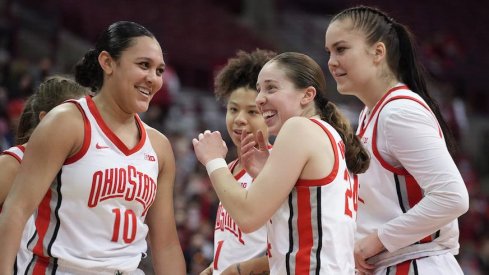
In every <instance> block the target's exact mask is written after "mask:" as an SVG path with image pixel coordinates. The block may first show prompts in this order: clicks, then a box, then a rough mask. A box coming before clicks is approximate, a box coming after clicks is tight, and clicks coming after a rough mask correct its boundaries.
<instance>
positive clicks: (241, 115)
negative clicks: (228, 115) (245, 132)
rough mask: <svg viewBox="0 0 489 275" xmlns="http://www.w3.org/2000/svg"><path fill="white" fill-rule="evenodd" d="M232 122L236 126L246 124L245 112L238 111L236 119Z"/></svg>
mask: <svg viewBox="0 0 489 275" xmlns="http://www.w3.org/2000/svg"><path fill="white" fill-rule="evenodd" d="M234 122H235V123H236V124H238V125H243V124H246V122H247V120H246V111H239V112H238V114H237V115H236V117H235V118H234Z"/></svg>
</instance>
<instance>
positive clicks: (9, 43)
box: [0, 0, 489, 275]
mask: <svg viewBox="0 0 489 275" xmlns="http://www.w3.org/2000/svg"><path fill="white" fill-rule="evenodd" d="M355 4H367V5H373V6H377V7H379V8H381V9H383V10H385V11H387V12H388V13H390V15H391V16H392V17H394V18H396V19H397V21H399V22H401V23H404V24H407V25H408V26H410V28H411V29H412V30H413V32H414V33H415V35H416V36H417V40H418V44H419V52H420V54H421V56H422V62H423V64H424V65H425V67H426V68H427V69H428V71H429V72H430V74H431V76H432V78H431V80H430V87H431V88H432V92H433V93H434V94H435V96H436V98H437V99H438V101H439V103H440V105H441V108H442V110H443V114H444V116H445V118H446V119H447V121H448V123H449V125H450V127H451V129H452V131H453V133H454V135H455V137H456V139H457V141H458V142H459V147H460V149H459V153H458V156H457V159H456V161H457V164H458V166H459V169H460V171H461V172H462V175H463V177H464V179H465V182H466V184H467V187H468V189H469V192H470V196H471V201H470V209H469V212H468V213H467V214H465V215H464V216H462V218H461V219H460V230H461V234H460V242H461V253H460V255H459V256H458V257H457V259H458V260H459V262H460V263H461V265H462V267H463V269H464V272H465V273H466V274H469V275H470V274H489V204H488V201H489V200H488V196H489V157H488V155H489V119H488V117H489V116H488V114H489V110H488V107H489V96H488V91H487V85H486V82H487V77H486V73H487V68H488V65H489V51H487V49H486V47H487V45H489V20H488V19H487V14H486V13H487V11H489V2H487V1H485V2H481V1H472V0H467V1H457V0H445V1H443V3H441V2H440V1H436V0H423V1H419V0H413V1H387V0H385V1H381V0H370V1H367V0H365V1H354V0H342V1H341V0H295V1H294V0H187V1H182V0H166V1H150V0H138V1H136V0H43V1H34V0H0V70H1V73H0V149H2V150H3V149H6V148H8V147H9V146H11V145H12V141H13V136H14V129H15V125H16V123H17V119H18V115H19V113H20V112H21V111H22V107H23V103H24V100H25V98H26V97H28V96H29V95H30V94H32V93H33V92H35V87H37V85H38V84H39V83H40V82H41V81H42V80H43V78H44V77H45V76H47V75H50V74H53V73H71V72H72V68H73V65H74V63H75V62H76V61H77V60H78V59H79V58H80V57H81V56H82V55H83V53H84V52H85V51H86V50H87V49H89V48H90V47H91V46H92V44H91V42H93V41H95V39H96V37H97V35H98V33H99V32H100V31H101V30H103V29H105V28H106V27H107V26H108V25H109V24H110V23H112V22H114V21H118V20H130V21H135V22H138V23H140V24H142V25H144V26H146V27H147V28H148V29H150V30H151V31H152V32H153V33H154V34H155V35H156V37H157V38H158V40H159V41H160V43H161V45H162V48H163V50H164V54H165V61H166V62H167V64H168V66H169V69H168V70H167V71H166V72H165V81H166V84H165V86H164V87H163V88H162V89H163V90H162V91H161V92H160V93H159V94H157V96H156V97H155V98H154V100H153V102H152V105H151V107H150V109H149V111H148V112H147V113H145V114H142V117H143V119H144V121H145V122H146V123H148V124H150V125H151V126H153V127H156V128H157V129H159V130H160V131H162V132H163V133H165V134H166V135H167V136H168V137H169V138H170V139H171V141H172V144H173V149H174V151H175V156H176V160H177V177H176V184H175V211H176V219H177V225H178V232H179V236H180V241H181V244H182V248H183V250H184V253H185V257H186V262H187V265H188V266H187V269H188V272H189V274H198V273H199V272H200V271H201V270H202V269H204V268H205V267H206V266H207V265H208V263H209V262H210V261H211V260H212V256H213V255H212V253H213V247H212V246H213V244H212V236H213V226H214V219H215V213H216V207H217V198H216V195H215V194H214V191H213V190H212V188H211V186H210V183H209V181H208V179H207V175H206V173H205V170H203V169H202V167H201V165H198V163H197V162H196V160H195V157H194V154H193V150H192V146H191V138H193V137H195V136H196V134H197V133H198V132H200V131H202V130H204V129H212V130H221V131H222V132H225V131H226V130H225V125H224V108H223V106H220V105H219V104H217V103H216V102H215V100H214V98H213V96H212V84H213V76H214V74H215V72H216V70H217V69H219V67H220V66H221V65H223V64H224V63H225V61H226V59H227V58H229V57H231V56H233V55H234V54H235V53H236V51H237V50H238V49H243V50H247V51H251V50H254V49H255V48H262V49H271V50H275V51H277V52H282V51H299V52H304V53H306V54H308V55H310V56H312V57H313V58H314V59H315V60H316V61H317V62H318V63H320V64H321V65H322V66H323V70H324V71H325V73H326V75H328V83H329V88H330V89H329V91H330V97H331V98H332V99H333V100H335V101H336V102H338V103H339V105H340V107H341V108H342V110H343V111H344V112H345V113H346V114H347V115H348V117H349V118H350V120H351V121H352V123H353V124H356V120H357V117H356V114H358V111H359V109H360V108H361V105H360V103H359V102H358V101H356V100H355V99H354V98H353V97H345V96H339V95H338V93H337V92H336V90H335V86H334V81H333V80H332V79H331V77H330V76H329V73H328V70H327V67H326V64H327V57H326V54H325V51H324V31H325V29H326V26H327V24H328V20H329V18H330V16H331V14H334V13H336V12H338V11H339V10H341V9H343V8H346V7H349V6H352V5H355ZM228 141H229V140H228ZM228 144H231V142H230V141H229V142H228ZM228 157H229V158H230V159H231V158H232V157H233V156H231V155H230V156H228ZM149 266H150V263H149V260H145V261H143V263H142V268H143V269H145V271H146V272H147V274H152V271H151V268H150V267H149Z"/></svg>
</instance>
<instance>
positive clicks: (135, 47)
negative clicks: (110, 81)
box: [124, 36, 164, 64]
mask: <svg viewBox="0 0 489 275" xmlns="http://www.w3.org/2000/svg"><path fill="white" fill-rule="evenodd" d="M124 54H127V55H128V56H131V57H134V58H149V59H152V60H154V61H155V62H158V63H162V64H164V61H163V52H162V50H161V47H160V44H159V43H158V41H157V40H156V39H155V38H152V37H149V36H139V37H135V38H133V41H132V45H131V46H130V47H128V48H127V49H126V50H125V51H124Z"/></svg>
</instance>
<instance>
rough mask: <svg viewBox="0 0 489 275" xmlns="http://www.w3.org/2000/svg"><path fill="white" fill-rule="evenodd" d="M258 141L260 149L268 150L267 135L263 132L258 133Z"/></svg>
mask: <svg viewBox="0 0 489 275" xmlns="http://www.w3.org/2000/svg"><path fill="white" fill-rule="evenodd" d="M256 140H257V142H258V149H260V150H267V142H266V140H265V135H264V134H263V132H262V131H261V130H258V132H257V133H256Z"/></svg>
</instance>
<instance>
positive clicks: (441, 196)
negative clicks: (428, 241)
mask: <svg viewBox="0 0 489 275" xmlns="http://www.w3.org/2000/svg"><path fill="white" fill-rule="evenodd" d="M396 101H408V102H404V103H403V104H402V105H400V106H397V107H396V104H395V103H397V102H396ZM396 101H393V102H392V103H389V105H391V104H392V105H391V106H389V105H387V106H386V107H385V108H384V109H385V110H383V111H382V112H384V111H386V113H385V114H386V116H381V117H380V119H379V131H382V132H380V133H378V134H379V135H382V136H384V137H385V138H386V145H385V146H386V148H388V149H389V154H390V155H392V156H393V158H395V159H397V160H398V161H399V163H400V165H402V167H404V168H405V169H406V170H407V171H408V172H409V173H410V174H411V175H413V176H414V178H415V179H416V181H417V182H418V184H419V185H420V187H421V189H422V190H423V193H424V197H423V198H422V199H421V201H420V202H419V203H417V204H416V205H415V206H414V207H413V208H411V209H410V210H408V211H407V212H406V213H405V214H403V215H401V216H399V217H398V218H396V219H393V220H391V221H390V222H388V223H387V224H384V225H383V226H381V227H380V228H379V231H378V236H379V238H380V240H381V241H382V243H383V244H384V246H385V248H387V249H388V250H389V251H395V250H397V249H399V248H402V247H405V246H408V245H410V244H412V243H415V242H417V241H419V240H421V239H423V238H424V237H426V236H428V235H430V234H433V233H434V232H436V231H437V230H438V229H440V228H441V227H442V226H444V225H446V224H448V223H449V222H451V221H453V220H454V219H456V218H457V217H459V216H460V215H462V214H463V213H465V212H466V211H467V209H468V201H469V198H468V192H467V188H466V187H465V184H464V181H463V179H462V176H461V175H460V172H459V171H458V168H457V166H456V165H455V162H454V161H453V159H452V157H451V156H450V154H449V152H448V150H447V147H446V145H445V141H444V140H443V139H442V138H441V137H440V132H439V128H438V124H437V122H436V119H435V118H434V116H433V115H432V114H431V113H430V112H429V111H428V110H426V109H425V108H423V107H422V106H421V105H420V104H418V103H416V102H413V101H411V100H396ZM399 103H401V102H399ZM381 115H382V113H381ZM406 224H409V225H410V226H406Z"/></svg>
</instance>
